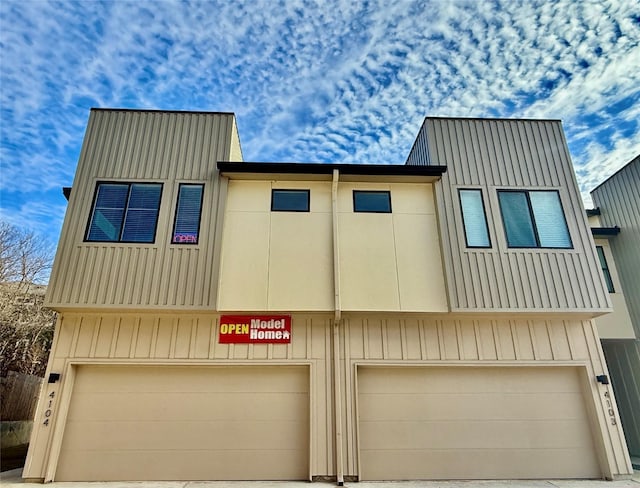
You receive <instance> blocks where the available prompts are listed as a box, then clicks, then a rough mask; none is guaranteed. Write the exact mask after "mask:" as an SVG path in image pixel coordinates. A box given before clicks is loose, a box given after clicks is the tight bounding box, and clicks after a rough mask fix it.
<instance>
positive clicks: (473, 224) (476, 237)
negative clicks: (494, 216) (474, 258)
mask: <svg viewBox="0 0 640 488" xmlns="http://www.w3.org/2000/svg"><path fill="white" fill-rule="evenodd" d="M458 196H459V197H460V208H461V209H462V223H463V224H464V237H465V241H466V243H467V247H491V240H490V239H489V227H488V226H487V216H486V212H485V209H484V202H483V200H482V190H478V189H469V190H466V189H465V190H463V189H460V190H458Z"/></svg>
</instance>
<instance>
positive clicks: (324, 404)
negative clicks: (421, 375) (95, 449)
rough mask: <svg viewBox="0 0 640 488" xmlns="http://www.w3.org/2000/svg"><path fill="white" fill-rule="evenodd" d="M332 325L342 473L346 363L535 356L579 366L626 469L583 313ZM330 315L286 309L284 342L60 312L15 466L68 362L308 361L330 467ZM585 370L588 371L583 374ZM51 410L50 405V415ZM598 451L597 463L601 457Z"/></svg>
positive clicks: (475, 361) (323, 465)
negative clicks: (222, 340) (45, 378)
mask: <svg viewBox="0 0 640 488" xmlns="http://www.w3.org/2000/svg"><path fill="white" fill-rule="evenodd" d="M342 324H343V325H341V326H340V329H339V330H340V332H339V334H340V359H341V361H340V371H339V374H340V384H341V393H342V398H343V408H344V410H343V413H342V415H341V417H342V427H343V432H344V435H343V452H344V456H345V457H344V462H345V474H346V475H349V476H356V475H357V474H358V450H357V434H358V432H357V405H356V367H357V365H363V364H370V365H376V364H388V365H392V366H393V367H403V365H409V366H413V367H415V366H418V365H422V366H424V367H430V366H438V367H442V366H443V365H446V366H447V367H452V366H456V365H458V366H459V367H479V366H482V365H491V366H493V367H497V366H500V365H501V364H502V365H504V367H518V366H519V365H522V366H526V367H531V366H533V365H535V364H540V365H541V366H544V365H554V364H556V363H557V362H558V364H560V363H562V365H565V366H566V365H572V364H574V365H575V366H580V367H586V376H585V385H587V384H588V385H587V386H585V402H586V405H587V408H588V410H589V414H590V416H591V417H590V418H591V426H592V429H593V433H594V439H596V443H597V444H598V445H599V446H600V447H599V453H600V454H599V455H600V456H601V457H602V459H601V465H602V466H603V467H604V466H609V467H610V469H611V471H612V474H613V475H616V474H619V473H626V472H627V470H628V468H627V466H626V463H627V460H628V458H625V453H624V447H623V446H624V441H623V439H622V433H621V430H620V427H619V425H614V424H613V423H612V422H611V419H610V417H609V414H608V410H609V408H612V409H613V410H612V411H613V412H615V413H616V415H617V411H616V410H615V408H616V407H615V403H614V404H613V405H607V398H606V397H605V396H604V393H605V391H608V387H605V386H602V385H598V384H597V383H596V381H595V376H596V375H599V374H603V373H605V374H606V372H607V370H606V364H605V363H604V359H603V357H602V354H601V351H600V349H599V347H598V338H597V332H596V329H595V326H594V324H593V323H592V322H591V321H589V320H562V319H543V318H529V319H522V318H514V317H511V318H499V317H493V318H479V319H470V318H454V317H451V316H446V315H441V316H422V317H410V316H405V317H404V318H403V317H398V316H397V315H396V316H393V315H389V316H387V317H381V316H369V317H366V316H362V315H349V316H348V317H346V318H345V319H344V320H343V322H342ZM332 330H333V316H332V315H330V314H325V315H320V314H315V315H304V314H295V315H293V316H292V342H291V344H269V345H256V344H249V345H247V344H242V345H241V344H233V345H228V344H219V343H218V315H216V314H190V315H186V314H181V315H175V314H168V313H167V314H161V315H158V314H141V313H138V314H133V313H131V314H124V313H110V314H97V313H91V314H90V313H86V314H81V313H66V314H65V315H64V316H63V317H62V318H61V319H60V323H59V325H58V328H57V333H56V337H55V339H54V345H53V349H52V351H54V352H53V355H52V358H51V361H50V364H49V369H48V371H47V372H48V373H49V372H60V373H62V374H63V375H62V379H61V382H60V383H56V384H47V385H45V389H44V390H43V394H42V395H41V398H40V404H39V407H38V411H37V413H36V423H35V428H34V434H33V437H32V449H31V451H30V453H29V459H28V460H27V465H26V469H25V474H24V476H25V477H27V478H39V477H43V476H44V471H45V469H46V468H45V465H46V463H47V450H46V446H47V444H48V443H49V442H50V439H49V436H50V435H51V433H52V430H51V429H48V427H44V426H42V423H41V422H39V420H40V419H41V418H44V417H43V415H44V414H43V412H44V410H45V409H46V408H45V407H46V402H47V399H48V397H47V395H48V394H49V393H50V392H51V391H54V390H55V391H56V392H57V395H58V398H59V401H62V398H64V397H65V395H66V396H69V394H70V393H69V392H65V381H66V380H67V378H68V375H67V374H66V372H68V370H67V368H66V366H67V365H68V364H69V362H73V363H76V364H104V365H108V364H119V365H123V364H132V365H144V364H149V365H152V364H157V365H166V364H169V363H170V364H172V365H177V364H183V365H188V364H194V365H198V366H203V365H212V366H213V365H221V364H225V365H229V364H233V363H236V364H244V365H250V364H252V363H253V364H266V363H269V364H270V365H273V364H291V363H295V364H309V365H311V385H310V388H311V389H310V392H311V393H310V394H311V475H312V476H327V475H335V473H336V471H335V469H336V468H335V458H334V456H335V451H334V448H335V446H334V441H335V439H334V434H333V432H334V419H335V417H334V411H333V408H334V404H333V388H334V386H333V381H334V379H333V378H334V376H333V373H334V372H333V367H332V362H331V361H330V358H331V357H332ZM586 378H589V380H588V381H586ZM60 409H61V405H60V404H56V406H55V409H54V417H52V421H53V422H54V424H55V423H57V422H58V420H57V419H56V418H55V416H56V415H58V412H59V411H60ZM605 459H606V461H605Z"/></svg>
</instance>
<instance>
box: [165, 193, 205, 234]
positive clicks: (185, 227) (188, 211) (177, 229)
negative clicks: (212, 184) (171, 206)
mask: <svg viewBox="0 0 640 488" xmlns="http://www.w3.org/2000/svg"><path fill="white" fill-rule="evenodd" d="M203 189H204V185H202V184H190V183H181V184H180V187H179V190H178V203H177V204H176V217H175V221H174V223H173V234H172V237H171V243H172V244H197V243H198V237H199V233H200V216H201V214H202V193H203Z"/></svg>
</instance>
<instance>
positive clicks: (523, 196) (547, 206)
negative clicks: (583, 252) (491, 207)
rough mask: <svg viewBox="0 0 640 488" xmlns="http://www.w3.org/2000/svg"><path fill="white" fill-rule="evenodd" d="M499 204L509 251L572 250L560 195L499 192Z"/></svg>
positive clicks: (535, 192)
mask: <svg viewBox="0 0 640 488" xmlns="http://www.w3.org/2000/svg"><path fill="white" fill-rule="evenodd" d="M498 201H499V202H500V212H501V213H502V222H503V223H504V230H505V233H506V235H507V245H508V246H509V247H544V248H556V249H570V248H571V247H572V244H571V238H570V236H569V229H568V228H567V221H566V219H565V217H564V213H563V211H562V205H561V204H560V196H559V195H558V192H557V191H539V190H530V191H515V190H499V191H498Z"/></svg>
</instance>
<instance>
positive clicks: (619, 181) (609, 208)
mask: <svg viewBox="0 0 640 488" xmlns="http://www.w3.org/2000/svg"><path fill="white" fill-rule="evenodd" d="M591 197H592V198H593V203H594V205H595V206H596V207H598V208H600V222H601V224H602V226H603V227H615V226H618V227H620V233H619V234H618V235H617V236H615V237H614V238H613V239H610V241H609V243H610V246H611V251H612V253H613V257H614V259H615V260H616V263H615V264H616V267H617V269H618V274H619V276H620V282H621V284H622V289H623V292H624V295H625V300H626V302H627V307H628V308H629V315H631V320H632V322H633V324H634V329H635V332H636V337H639V338H640V292H638V290H640V155H638V156H636V157H635V158H634V159H633V160H631V161H630V162H629V163H627V165H626V166H624V167H623V168H622V169H620V170H619V171H618V172H617V173H615V174H614V175H613V176H611V177H610V178H609V179H608V180H606V181H605V182H604V183H602V184H601V185H600V186H598V187H597V188H595V189H594V190H593V191H592V192H591Z"/></svg>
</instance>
